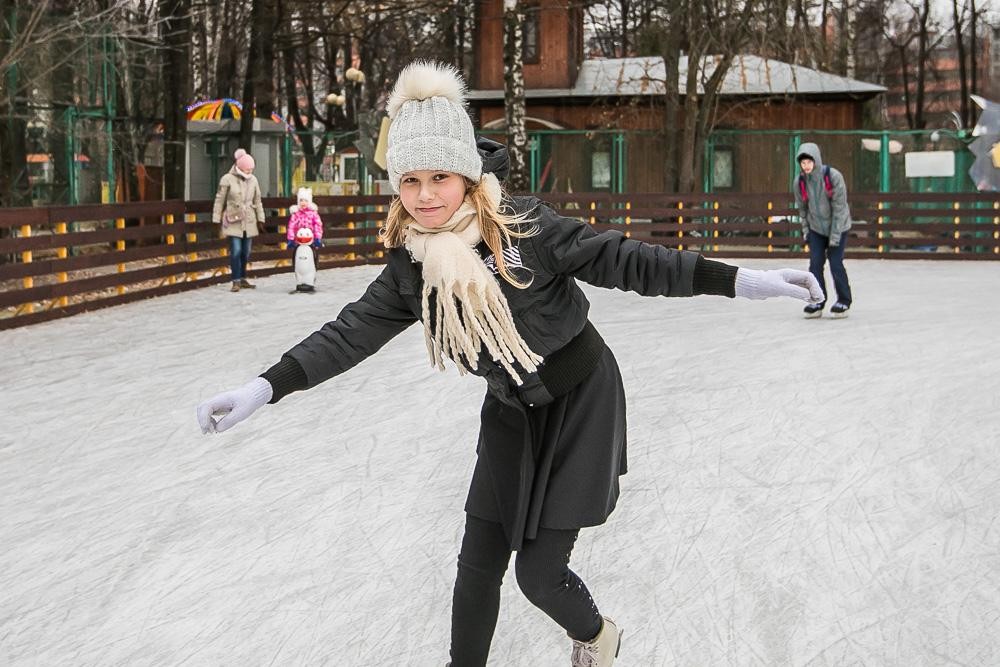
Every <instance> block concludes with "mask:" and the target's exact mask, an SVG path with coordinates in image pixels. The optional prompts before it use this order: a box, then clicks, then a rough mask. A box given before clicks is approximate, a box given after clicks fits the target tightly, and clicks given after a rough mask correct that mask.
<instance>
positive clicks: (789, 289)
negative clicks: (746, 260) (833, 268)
mask: <svg viewBox="0 0 1000 667" xmlns="http://www.w3.org/2000/svg"><path fill="white" fill-rule="evenodd" d="M736 296H742V297H744V298H746V299H767V298H769V297H772V296H791V297H794V298H796V299H802V300H803V301H808V302H810V303H819V302H821V301H823V290H821V289H820V287H819V282H818V281H817V280H816V276H814V275H813V274H811V273H809V272H808V271H799V270H797V269H777V270H775V271H758V270H756V269H744V268H742V267H740V268H739V269H737V271H736Z"/></svg>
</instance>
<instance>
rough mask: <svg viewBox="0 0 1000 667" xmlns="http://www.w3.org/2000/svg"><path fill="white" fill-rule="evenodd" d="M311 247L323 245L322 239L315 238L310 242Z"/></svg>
mask: <svg viewBox="0 0 1000 667" xmlns="http://www.w3.org/2000/svg"><path fill="white" fill-rule="evenodd" d="M312 247H314V248H322V247H323V241H322V240H320V239H316V240H315V241H313V242H312Z"/></svg>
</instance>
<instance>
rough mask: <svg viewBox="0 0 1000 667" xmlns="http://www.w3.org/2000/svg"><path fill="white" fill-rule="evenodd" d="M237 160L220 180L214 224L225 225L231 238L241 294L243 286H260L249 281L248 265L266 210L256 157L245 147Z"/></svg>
mask: <svg viewBox="0 0 1000 667" xmlns="http://www.w3.org/2000/svg"><path fill="white" fill-rule="evenodd" d="M233 157H234V158H235V160H236V162H235V164H233V168H232V169H230V170H229V172H228V173H227V174H226V175H225V176H223V177H222V178H221V179H220V180H219V191H218V192H217V193H216V194H215V206H214V207H213V208H212V222H215V223H221V224H222V233H223V234H225V235H226V236H228V237H229V266H230V269H231V270H232V277H233V287H232V291H233V292H239V291H240V288H241V287H243V288H246V289H253V288H254V287H256V285H252V284H250V282H249V281H247V262H249V261H250V247H251V245H252V244H253V237H255V236H257V227H258V225H261V224H263V223H264V207H263V206H262V205H261V203H260V183H258V182H257V177H256V176H254V175H253V170H254V166H255V165H254V161H253V157H252V156H251V155H250V154H249V153H247V152H246V151H245V150H243V149H242V148H240V149H239V150H237V151H236V153H235V154H234V155H233Z"/></svg>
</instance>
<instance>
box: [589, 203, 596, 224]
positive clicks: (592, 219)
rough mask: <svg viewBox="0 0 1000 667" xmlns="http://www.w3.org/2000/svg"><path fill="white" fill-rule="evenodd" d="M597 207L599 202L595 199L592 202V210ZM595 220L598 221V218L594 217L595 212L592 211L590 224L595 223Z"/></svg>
mask: <svg viewBox="0 0 1000 667" xmlns="http://www.w3.org/2000/svg"><path fill="white" fill-rule="evenodd" d="M596 209H597V202H594V201H592V202H590V210H591V211H594V210H596ZM595 222H597V218H596V217H594V214H593V213H591V214H590V224H594V223H595Z"/></svg>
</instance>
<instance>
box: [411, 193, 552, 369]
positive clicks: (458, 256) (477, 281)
mask: <svg viewBox="0 0 1000 667" xmlns="http://www.w3.org/2000/svg"><path fill="white" fill-rule="evenodd" d="M488 176H489V177H492V174H489V175H488ZM494 178H495V177H494ZM491 185H492V184H491ZM497 188H499V186H498V185H497ZM491 194H492V193H491ZM497 199H498V200H499V197H497ZM481 239H482V236H481V235H480V232H479V222H478V220H477V217H476V209H475V208H474V207H473V206H472V204H470V203H469V202H468V200H466V201H465V202H464V203H463V204H462V205H461V206H460V207H459V209H458V210H457V211H455V214H454V215H453V216H452V217H451V219H450V220H449V221H448V222H446V223H445V224H443V225H441V226H440V227H436V228H433V229H428V228H426V227H422V226H421V225H419V224H417V223H416V221H412V220H411V222H410V224H409V225H408V226H407V228H406V247H407V249H408V250H409V251H410V253H411V254H412V255H413V258H414V259H415V260H417V261H418V262H421V263H422V264H423V278H424V290H423V298H422V302H423V311H424V318H423V319H424V338H425V340H426V342H427V352H428V354H429V355H430V357H431V363H432V364H433V365H435V366H437V367H438V368H440V369H441V370H444V358H445V357H448V358H450V359H451V360H452V361H454V362H455V365H456V366H458V370H459V372H460V373H461V374H463V375H464V374H465V372H466V370H468V369H470V368H471V369H474V368H476V363H477V359H478V357H479V351H480V349H481V348H482V347H483V346H485V347H486V350H487V351H488V352H489V353H490V356H491V357H492V358H493V359H494V360H495V361H497V362H499V363H500V364H502V365H503V367H504V368H505V369H507V372H508V373H510V376H511V377H512V378H513V379H514V382H516V383H517V384H519V385H520V384H521V382H522V381H521V377H520V375H518V373H517V371H516V370H514V366H513V363H514V361H517V363H519V364H520V365H521V367H522V368H523V369H524V370H526V371H528V372H529V373H533V372H534V371H536V370H537V369H538V364H540V363H541V362H542V357H540V356H538V355H537V354H535V353H534V352H532V351H531V349H530V348H529V347H528V344H527V343H525V342H524V339H523V338H521V335H520V334H519V333H518V332H517V329H516V328H515V327H514V318H513V316H512V315H511V312H510V306H509V305H508V304H507V298H506V297H505V296H504V295H503V292H501V291H500V285H498V284H497V281H496V279H494V278H493V274H491V273H490V271H489V269H487V268H486V265H485V264H484V263H483V260H482V258H480V257H479V254H478V253H477V252H476V251H475V246H476V245H477V244H478V243H479V241H480V240H481ZM431 292H436V293H437V296H436V299H435V301H436V312H435V313H434V317H433V318H432V317H431V312H430V295H431ZM432 322H433V323H434V326H433V330H432V326H431V323H432Z"/></svg>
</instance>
